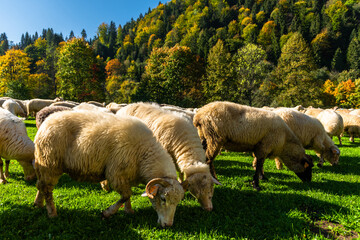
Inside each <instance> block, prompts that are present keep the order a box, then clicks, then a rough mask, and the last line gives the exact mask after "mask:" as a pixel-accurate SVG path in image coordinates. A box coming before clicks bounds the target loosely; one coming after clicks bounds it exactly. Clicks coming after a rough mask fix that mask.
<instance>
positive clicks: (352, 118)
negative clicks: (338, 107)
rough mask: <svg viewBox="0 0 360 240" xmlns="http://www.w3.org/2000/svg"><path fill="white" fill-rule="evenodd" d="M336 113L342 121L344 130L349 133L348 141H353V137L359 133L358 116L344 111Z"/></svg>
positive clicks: (359, 119) (359, 123) (359, 122)
mask: <svg viewBox="0 0 360 240" xmlns="http://www.w3.org/2000/svg"><path fill="white" fill-rule="evenodd" d="M336 112H338V111H336ZM338 113H339V114H340V115H341V117H342V118H343V121H344V132H348V133H349V135H350V139H349V141H351V142H355V137H356V136H359V135H360V117H359V116H357V115H352V114H349V113H345V112H338Z"/></svg>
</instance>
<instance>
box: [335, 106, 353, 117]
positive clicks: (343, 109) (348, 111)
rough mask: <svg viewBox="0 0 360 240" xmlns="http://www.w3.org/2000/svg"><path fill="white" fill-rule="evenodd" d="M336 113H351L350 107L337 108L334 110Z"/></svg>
mask: <svg viewBox="0 0 360 240" xmlns="http://www.w3.org/2000/svg"><path fill="white" fill-rule="evenodd" d="M335 111H336V112H337V113H339V114H340V115H342V114H343V113H347V114H349V113H351V110H350V109H345V108H338V109H336V110H335Z"/></svg>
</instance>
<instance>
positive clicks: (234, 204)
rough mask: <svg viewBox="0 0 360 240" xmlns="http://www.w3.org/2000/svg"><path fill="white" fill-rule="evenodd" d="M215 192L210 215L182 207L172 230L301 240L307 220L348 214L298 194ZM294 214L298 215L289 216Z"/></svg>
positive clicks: (222, 190)
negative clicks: (299, 239) (297, 239)
mask: <svg viewBox="0 0 360 240" xmlns="http://www.w3.org/2000/svg"><path fill="white" fill-rule="evenodd" d="M215 192H216V194H215V195H214V198H213V204H214V210H213V212H210V213H209V212H205V211H203V210H201V209H195V208H186V207H182V206H181V207H179V211H178V214H177V219H176V222H177V223H178V224H176V226H174V228H173V229H174V230H176V231H178V232H179V231H180V232H190V233H191V234H195V233H202V232H203V233H204V232H206V233H211V232H213V233H216V234H217V235H221V236H225V237H226V238H249V239H265V238H267V239H274V238H279V237H280V238H285V239H286V238H291V237H293V236H294V235H297V236H302V234H303V232H304V229H307V230H309V231H310V221H309V220H307V218H310V219H311V220H312V221H314V220H318V219H320V217H321V216H322V214H324V213H326V212H331V211H337V212H339V211H342V212H348V211H349V210H348V209H344V208H341V207H339V206H337V205H334V204H330V203H328V202H324V201H320V200H317V199H313V198H310V197H306V196H303V195H300V194H289V193H284V194H271V193H264V192H255V191H239V190H235V189H231V188H226V187H219V188H217V189H216V190H215ZM293 211H296V212H297V214H292V212H293ZM304 215H306V216H307V217H304ZM194 225H195V226H196V228H194Z"/></svg>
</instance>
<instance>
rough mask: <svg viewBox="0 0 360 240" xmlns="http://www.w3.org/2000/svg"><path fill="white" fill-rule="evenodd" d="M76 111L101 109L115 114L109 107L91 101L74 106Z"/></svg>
mask: <svg viewBox="0 0 360 240" xmlns="http://www.w3.org/2000/svg"><path fill="white" fill-rule="evenodd" d="M73 109H74V110H75V111H83V110H85V111H100V112H104V113H111V114H113V113H112V112H111V111H110V110H109V109H106V108H104V107H97V106H95V105H93V104H90V103H81V104H80V105H78V106H76V107H74V108H73Z"/></svg>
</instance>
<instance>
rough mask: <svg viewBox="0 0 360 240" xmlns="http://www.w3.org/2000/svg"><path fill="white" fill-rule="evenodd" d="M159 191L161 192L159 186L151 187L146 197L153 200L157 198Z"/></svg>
mask: <svg viewBox="0 0 360 240" xmlns="http://www.w3.org/2000/svg"><path fill="white" fill-rule="evenodd" d="M158 190H159V186H158V185H153V186H151V187H150V188H148V189H147V192H146V196H148V197H149V198H151V199H153V198H154V197H155V196H156V194H157V192H158Z"/></svg>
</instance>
